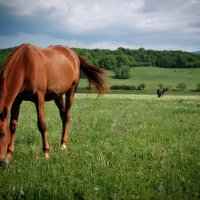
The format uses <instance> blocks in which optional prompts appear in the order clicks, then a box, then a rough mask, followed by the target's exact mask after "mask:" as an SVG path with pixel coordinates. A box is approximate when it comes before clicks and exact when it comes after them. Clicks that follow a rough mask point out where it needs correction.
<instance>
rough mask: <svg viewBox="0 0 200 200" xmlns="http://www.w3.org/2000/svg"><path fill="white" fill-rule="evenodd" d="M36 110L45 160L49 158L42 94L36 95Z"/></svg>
mask: <svg viewBox="0 0 200 200" xmlns="http://www.w3.org/2000/svg"><path fill="white" fill-rule="evenodd" d="M35 103H36V109H37V116H38V129H39V131H40V132H41V135H42V141H43V152H44V156H45V157H46V158H49V144H48V141H47V133H46V122H45V112H44V107H45V106H44V104H45V101H44V94H43V93H38V94H37V100H36V102H35Z"/></svg>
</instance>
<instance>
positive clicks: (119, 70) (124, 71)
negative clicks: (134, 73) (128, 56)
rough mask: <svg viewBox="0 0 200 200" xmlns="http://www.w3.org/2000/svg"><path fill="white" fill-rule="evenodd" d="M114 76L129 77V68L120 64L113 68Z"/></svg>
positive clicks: (119, 77)
mask: <svg viewBox="0 0 200 200" xmlns="http://www.w3.org/2000/svg"><path fill="white" fill-rule="evenodd" d="M114 72H115V78H118V79H129V78H130V68H129V67H128V66H126V65H121V66H120V67H116V68H115V69H114Z"/></svg>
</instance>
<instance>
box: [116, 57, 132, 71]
mask: <svg viewBox="0 0 200 200" xmlns="http://www.w3.org/2000/svg"><path fill="white" fill-rule="evenodd" d="M116 60H117V67H118V68H120V67H121V66H122V65H123V66H130V60H129V58H128V56H127V55H124V54H121V55H118V56H117V57H116Z"/></svg>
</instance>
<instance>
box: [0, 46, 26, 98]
mask: <svg viewBox="0 0 200 200" xmlns="http://www.w3.org/2000/svg"><path fill="white" fill-rule="evenodd" d="M22 46H23V44H22V45H20V46H18V47H16V48H15V49H14V51H13V52H12V53H11V54H10V55H9V57H8V59H7V61H6V63H5V64H4V66H3V67H2V68H1V69H0V101H1V100H2V97H3V96H4V93H5V87H4V82H5V78H6V75H7V73H8V71H9V69H11V68H12V67H15V66H13V63H14V61H16V58H17V57H18V55H19V52H20V51H21V49H22Z"/></svg>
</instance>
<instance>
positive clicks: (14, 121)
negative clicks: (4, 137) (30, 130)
mask: <svg viewBox="0 0 200 200" xmlns="http://www.w3.org/2000/svg"><path fill="white" fill-rule="evenodd" d="M21 102H22V101H21V100H17V99H16V100H15V101H14V103H13V106H12V109H11V117H10V133H11V140H10V144H9V146H8V152H7V159H8V160H10V159H11V157H12V155H13V153H14V148H15V137H16V131H17V125H18V116H19V109H20V105H21Z"/></svg>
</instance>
